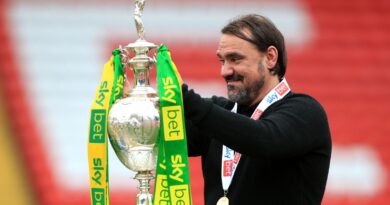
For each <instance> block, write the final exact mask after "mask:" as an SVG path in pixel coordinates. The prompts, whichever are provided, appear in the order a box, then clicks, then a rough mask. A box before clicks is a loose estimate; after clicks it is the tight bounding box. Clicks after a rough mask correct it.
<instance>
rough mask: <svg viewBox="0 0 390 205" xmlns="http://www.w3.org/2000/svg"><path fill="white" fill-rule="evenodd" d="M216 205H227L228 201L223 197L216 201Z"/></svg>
mask: <svg viewBox="0 0 390 205" xmlns="http://www.w3.org/2000/svg"><path fill="white" fill-rule="evenodd" d="M217 205H229V199H228V198H227V197H226V196H223V197H221V198H220V199H219V200H218V202H217Z"/></svg>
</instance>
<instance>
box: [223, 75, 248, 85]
mask: <svg viewBox="0 0 390 205" xmlns="http://www.w3.org/2000/svg"><path fill="white" fill-rule="evenodd" d="M243 79H244V77H243V76H241V75H237V74H236V75H229V76H226V77H225V81H226V83H227V85H228V86H229V85H230V86H234V85H235V84H237V83H240V82H242V80H243Z"/></svg>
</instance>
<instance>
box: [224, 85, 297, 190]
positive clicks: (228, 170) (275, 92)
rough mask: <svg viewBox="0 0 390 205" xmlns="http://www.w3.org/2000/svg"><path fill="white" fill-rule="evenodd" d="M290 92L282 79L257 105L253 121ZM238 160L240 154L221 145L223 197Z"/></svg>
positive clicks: (234, 108) (234, 110)
mask: <svg viewBox="0 0 390 205" xmlns="http://www.w3.org/2000/svg"><path fill="white" fill-rule="evenodd" d="M290 90H291V89H290V86H289V85H288V83H287V80H286V79H285V78H284V79H283V80H282V82H280V83H279V84H278V85H277V86H276V87H275V88H273V89H272V90H271V91H270V92H268V93H267V95H266V96H265V97H264V99H263V100H262V101H261V102H260V103H259V105H257V107H256V109H255V111H254V112H253V113H252V116H251V118H252V119H253V120H258V119H259V118H260V116H261V115H262V114H263V113H264V111H265V110H266V109H267V108H268V107H269V106H271V105H272V104H273V103H275V102H277V101H279V100H281V99H282V98H284V97H285V96H286V95H287V93H289V92H290ZM232 112H234V113H236V112H237V103H236V104H235V105H234V107H233V109H232ZM240 158H241V154H240V153H238V152H235V151H234V150H232V149H230V148H229V147H227V146H225V145H223V147H222V168H221V178H222V188H223V190H224V194H225V196H226V194H227V191H228V189H229V186H230V184H231V182H232V179H233V176H234V174H235V171H236V168H237V166H238V162H239V161H240Z"/></svg>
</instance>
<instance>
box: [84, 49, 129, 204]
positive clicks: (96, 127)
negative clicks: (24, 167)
mask: <svg viewBox="0 0 390 205" xmlns="http://www.w3.org/2000/svg"><path fill="white" fill-rule="evenodd" d="M112 54H113V56H112V57H111V58H110V60H109V61H108V62H107V63H106V64H104V69H103V74H102V78H101V81H100V84H99V85H98V87H97V89H96V95H95V98H94V100H93V103H92V106H91V112H90V120H89V136H88V165H89V180H90V195H91V204H92V205H109V204H110V201H109V195H108V189H109V186H108V181H109V180H108V153H107V136H108V135H107V133H108V132H107V117H108V111H109V109H110V107H111V105H112V104H113V103H114V101H115V100H116V99H118V98H120V96H121V95H122V89H123V81H124V72H123V68H122V63H121V60H120V51H119V50H114V51H113V52H112Z"/></svg>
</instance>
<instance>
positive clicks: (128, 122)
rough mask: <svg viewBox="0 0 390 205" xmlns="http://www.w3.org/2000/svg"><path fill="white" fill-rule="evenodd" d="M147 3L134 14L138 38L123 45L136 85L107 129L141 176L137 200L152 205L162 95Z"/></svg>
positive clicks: (137, 6) (119, 152)
mask: <svg viewBox="0 0 390 205" xmlns="http://www.w3.org/2000/svg"><path fill="white" fill-rule="evenodd" d="M144 6H145V0H136V1H135V12H134V17H135V23H136V28H137V33H138V37H139V39H138V40H137V41H136V42H134V43H130V44H129V45H127V46H125V47H123V48H122V47H121V48H120V50H121V61H122V64H123V67H124V68H125V69H126V68H131V70H132V71H133V72H134V87H133V88H132V89H131V90H130V91H129V92H127V93H126V94H125V95H126V97H124V98H122V99H120V100H117V101H116V102H115V103H114V104H113V106H112V108H111V110H110V112H109V116H108V132H109V138H110V142H111V145H112V147H113V148H114V150H115V153H116V155H117V156H118V158H119V159H120V161H121V162H122V163H123V164H124V165H125V166H126V167H127V168H129V169H130V170H132V171H135V172H137V173H136V175H135V177H134V178H135V179H137V180H139V183H140V186H139V190H140V191H139V193H138V194H137V203H136V204H137V205H152V195H151V194H150V193H149V189H150V185H149V182H150V180H151V179H153V175H152V173H151V171H152V170H154V169H155V167H156V160H157V146H156V142H157V137H158V134H159V130H160V115H159V98H158V96H157V93H156V91H155V90H154V89H153V88H151V87H150V83H149V70H150V69H151V67H152V66H153V65H154V64H155V62H156V60H155V57H154V55H153V56H152V57H150V56H149V55H150V54H149V53H150V52H151V50H152V49H155V48H156V47H157V46H156V45H154V44H153V43H149V42H147V41H146V40H144V28H143V24H142V20H141V15H142V11H143V8H144ZM132 53H133V54H134V56H133V57H132V58H131V54H132Z"/></svg>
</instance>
